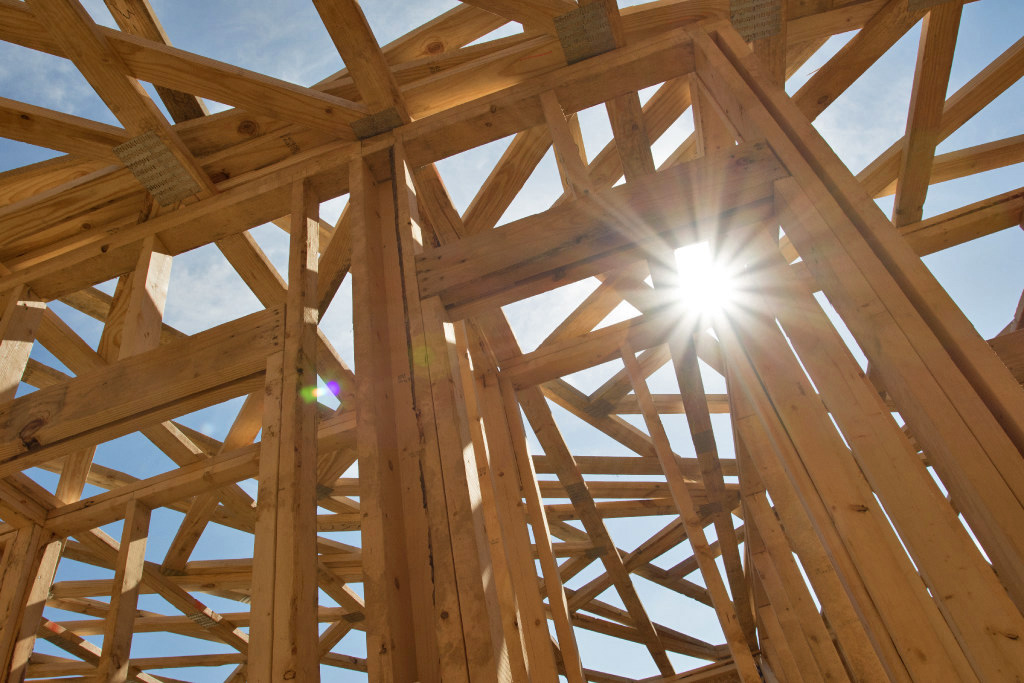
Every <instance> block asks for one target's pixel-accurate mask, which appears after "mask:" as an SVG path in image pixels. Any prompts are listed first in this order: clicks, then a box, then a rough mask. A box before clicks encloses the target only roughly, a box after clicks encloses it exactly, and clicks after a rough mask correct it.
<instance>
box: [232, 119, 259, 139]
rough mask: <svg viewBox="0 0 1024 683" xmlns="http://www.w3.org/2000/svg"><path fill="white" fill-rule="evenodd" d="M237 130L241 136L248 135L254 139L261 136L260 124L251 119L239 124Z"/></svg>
mask: <svg viewBox="0 0 1024 683" xmlns="http://www.w3.org/2000/svg"><path fill="white" fill-rule="evenodd" d="M236 130H237V131H238V134H239V135H246V136H248V137H250V138H254V137H256V136H257V135H259V134H260V124H258V123H256V122H255V121H252V120H250V119H246V120H245V121H242V122H241V123H240V124H238V128H236Z"/></svg>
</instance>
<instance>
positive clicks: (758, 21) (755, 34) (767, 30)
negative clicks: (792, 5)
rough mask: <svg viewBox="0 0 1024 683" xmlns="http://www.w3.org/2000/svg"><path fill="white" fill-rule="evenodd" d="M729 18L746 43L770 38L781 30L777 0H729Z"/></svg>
mask: <svg viewBox="0 0 1024 683" xmlns="http://www.w3.org/2000/svg"><path fill="white" fill-rule="evenodd" d="M729 18H730V20H731V21H732V25H733V26H734V27H735V28H736V30H737V31H738V32H739V34H740V35H741V36H743V40H745V41H747V42H748V43H749V42H751V41H754V40H760V39H762V38H771V37H772V36H774V35H775V34H777V33H778V32H779V31H781V30H782V3H781V2H779V0H729Z"/></svg>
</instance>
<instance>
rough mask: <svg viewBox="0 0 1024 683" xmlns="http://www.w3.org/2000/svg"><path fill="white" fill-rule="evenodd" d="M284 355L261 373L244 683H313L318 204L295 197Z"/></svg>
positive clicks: (307, 191) (304, 186)
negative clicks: (261, 415)
mask: <svg viewBox="0 0 1024 683" xmlns="http://www.w3.org/2000/svg"><path fill="white" fill-rule="evenodd" d="M291 199H292V222H291V240H290V248H289V258H288V299H287V304H286V307H285V330H284V349H283V351H282V352H281V354H280V356H272V357H271V361H270V363H268V367H267V396H266V399H265V404H264V421H263V441H262V449H261V453H260V480H259V481H260V484H259V498H258V500H257V512H258V515H257V522H256V548H255V551H254V552H255V555H254V559H253V564H254V572H253V607H252V611H253V623H252V626H251V634H252V643H251V646H250V652H251V658H250V662H249V667H248V675H249V680H251V681H260V682H266V683H269V682H270V681H290V680H301V681H318V680H319V679H320V665H319V659H320V656H319V643H318V630H317V621H316V610H317V572H316V554H317V551H316V463H317V438H316V421H317V414H316V402H315V400H313V399H312V398H311V396H312V391H313V390H314V389H315V388H316V341H317V338H316V326H317V318H318V314H317V308H316V273H317V269H316V266H317V239H318V237H319V220H318V214H319V210H318V203H317V200H316V195H315V194H314V193H313V190H312V188H311V187H310V185H309V184H308V183H307V182H305V181H298V182H296V183H295V185H294V187H293V189H292V198H291Z"/></svg>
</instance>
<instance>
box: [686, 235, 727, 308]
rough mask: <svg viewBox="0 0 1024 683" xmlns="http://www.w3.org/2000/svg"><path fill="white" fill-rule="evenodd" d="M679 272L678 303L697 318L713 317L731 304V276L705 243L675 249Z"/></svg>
mask: <svg viewBox="0 0 1024 683" xmlns="http://www.w3.org/2000/svg"><path fill="white" fill-rule="evenodd" d="M676 269H677V270H678V273H679V280H678V282H679V304H680V306H682V307H683V308H684V309H685V310H687V311H691V312H693V313H697V314H698V315H701V316H713V315H715V314H716V313H719V312H721V311H722V310H723V309H725V308H726V307H727V306H728V305H729V304H730V303H732V302H733V300H734V298H735V295H736V281H735V277H734V273H732V272H731V270H730V269H729V268H728V266H726V265H725V264H723V263H721V262H718V261H716V260H715V258H714V257H713V256H712V254H711V247H710V246H709V245H708V243H707V242H697V243H695V244H689V245H687V246H685V247H682V248H680V249H676Z"/></svg>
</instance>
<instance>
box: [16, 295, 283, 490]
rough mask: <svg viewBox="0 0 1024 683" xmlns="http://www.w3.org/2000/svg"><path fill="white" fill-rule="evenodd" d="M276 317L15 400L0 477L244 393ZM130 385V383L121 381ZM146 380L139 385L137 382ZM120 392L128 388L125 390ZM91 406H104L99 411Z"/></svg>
mask: <svg viewBox="0 0 1024 683" xmlns="http://www.w3.org/2000/svg"><path fill="white" fill-rule="evenodd" d="M280 315H281V313H280V311H279V310H270V311H267V312H264V313H257V314H254V315H251V316H247V317H246V318H241V319H239V320H237V321H234V322H232V323H227V324H226V325H222V326H220V327H218V328H214V329H213V330H211V331H208V332H204V333H200V334H198V335H196V336H194V337H191V338H189V339H187V340H184V341H182V342H179V343H177V344H169V345H166V346H163V347H161V348H159V349H156V350H153V351H149V352H147V353H144V354H140V355H138V356H134V357H132V358H129V359H126V360H124V361H121V362H119V363H117V364H115V365H112V366H109V367H108V368H105V369H103V370H101V371H97V372H94V373H91V374H90V375H87V376H85V377H76V378H74V379H72V380H69V381H68V382H67V384H66V385H64V386H55V387H49V388H46V389H40V390H38V391H36V392H34V393H33V394H31V395H29V396H24V397H22V398H20V399H16V400H15V401H14V402H12V403H11V404H10V405H9V408H8V410H7V411H6V413H5V414H4V416H3V419H2V420H0V432H2V433H4V434H5V435H6V436H4V437H0V438H2V441H0V453H2V456H0V471H3V472H7V473H10V472H13V471H17V470H20V469H22V468H23V467H27V466H29V465H30V463H36V462H44V461H46V460H49V459H52V458H55V457H58V456H60V455H64V454H67V453H69V452H72V451H74V450H75V449H77V448H81V447H83V446H87V445H92V444H96V443H100V442H101V441H105V440H108V439H111V438H114V437H116V436H119V435H122V434H126V433H129V432H131V431H135V430H136V429H138V428H139V427H142V426H146V425H148V424H152V423H155V422H159V421H161V419H166V418H169V417H174V416H176V415H178V414H179V413H178V411H179V410H180V411H182V412H188V411H189V410H190V409H192V410H195V409H197V408H198V407H200V406H201V405H210V404H213V403H217V402H219V401H222V400H225V399H226V398H229V397H232V396H234V395H237V394H238V393H247V391H246V390H247V389H249V388H250V387H249V385H251V384H252V382H253V379H254V378H256V379H259V378H260V377H261V376H262V374H263V363H264V362H265V358H266V354H267V351H268V349H274V348H277V347H278V346H279V344H280V342H279V337H278V335H279V329H280V320H279V318H280ZM129 377H130V378H132V379H131V380H128V379H126V378H129ZM140 377H147V378H148V379H147V380H145V381H141V382H140V381H139V380H138V378H140ZM124 387H132V388H131V389H130V390H128V391H125V390H124ZM97 401H105V404H104V405H103V407H102V408H98V406H97Z"/></svg>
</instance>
